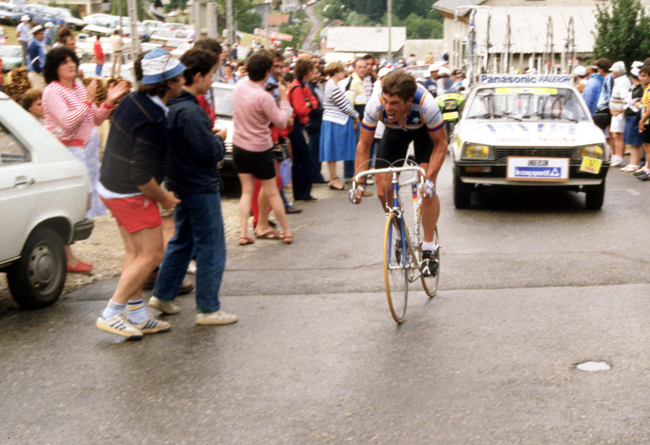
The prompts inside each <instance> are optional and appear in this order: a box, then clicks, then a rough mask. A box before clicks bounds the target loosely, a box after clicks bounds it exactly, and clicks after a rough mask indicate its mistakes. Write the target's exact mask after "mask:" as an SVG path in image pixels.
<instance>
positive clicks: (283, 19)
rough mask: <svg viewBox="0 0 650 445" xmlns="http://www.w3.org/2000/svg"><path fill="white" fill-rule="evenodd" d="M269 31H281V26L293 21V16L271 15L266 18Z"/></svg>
mask: <svg viewBox="0 0 650 445" xmlns="http://www.w3.org/2000/svg"><path fill="white" fill-rule="evenodd" d="M266 20H267V23H268V26H269V31H271V32H273V31H276V32H277V31H279V30H280V26H281V25H283V24H285V23H289V22H290V21H291V14H269V15H268V16H267V17H266Z"/></svg>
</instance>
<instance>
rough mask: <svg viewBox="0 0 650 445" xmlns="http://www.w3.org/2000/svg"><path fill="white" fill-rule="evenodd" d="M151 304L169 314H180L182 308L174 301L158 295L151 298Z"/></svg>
mask: <svg viewBox="0 0 650 445" xmlns="http://www.w3.org/2000/svg"><path fill="white" fill-rule="evenodd" d="M149 306H151V307H152V308H154V309H156V310H158V311H160V312H162V313H163V314H167V315H174V314H178V313H179V312H180V311H181V308H180V307H179V306H178V305H177V304H176V303H174V302H173V301H165V300H161V299H159V298H156V297H151V298H150V299H149Z"/></svg>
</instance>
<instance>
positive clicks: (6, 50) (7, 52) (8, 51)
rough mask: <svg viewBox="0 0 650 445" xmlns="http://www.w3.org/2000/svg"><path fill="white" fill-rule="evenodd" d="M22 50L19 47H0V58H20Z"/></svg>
mask: <svg viewBox="0 0 650 445" xmlns="http://www.w3.org/2000/svg"><path fill="white" fill-rule="evenodd" d="M22 55H23V50H22V48H21V47H20V46H0V57H22Z"/></svg>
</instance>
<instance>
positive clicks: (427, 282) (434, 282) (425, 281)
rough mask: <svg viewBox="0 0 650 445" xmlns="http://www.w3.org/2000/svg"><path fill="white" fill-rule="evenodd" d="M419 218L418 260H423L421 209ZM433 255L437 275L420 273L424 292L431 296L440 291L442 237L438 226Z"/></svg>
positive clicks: (435, 233)
mask: <svg viewBox="0 0 650 445" xmlns="http://www.w3.org/2000/svg"><path fill="white" fill-rule="evenodd" d="M418 220H419V221H418V224H419V225H420V230H419V232H418V233H419V236H420V238H421V239H420V240H418V245H419V246H420V248H419V249H418V256H419V258H418V260H420V262H422V241H423V240H424V226H423V225H422V212H421V211H420V212H418ZM433 257H434V261H435V262H436V267H435V275H433V276H428V277H425V276H424V275H420V278H421V279H422V287H423V288H424V292H426V294H427V295H428V296H429V298H433V297H435V296H436V292H438V281H440V238H439V237H438V228H437V227H436V231H435V232H434V233H433Z"/></svg>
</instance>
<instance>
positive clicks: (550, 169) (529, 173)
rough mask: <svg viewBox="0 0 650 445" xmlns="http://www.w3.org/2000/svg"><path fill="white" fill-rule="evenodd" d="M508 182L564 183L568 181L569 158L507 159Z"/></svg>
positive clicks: (514, 157)
mask: <svg viewBox="0 0 650 445" xmlns="http://www.w3.org/2000/svg"><path fill="white" fill-rule="evenodd" d="M507 178H508V180H511V181H542V182H565V181H568V180H569V158H526V157H516V156H510V157H508V174H507Z"/></svg>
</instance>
